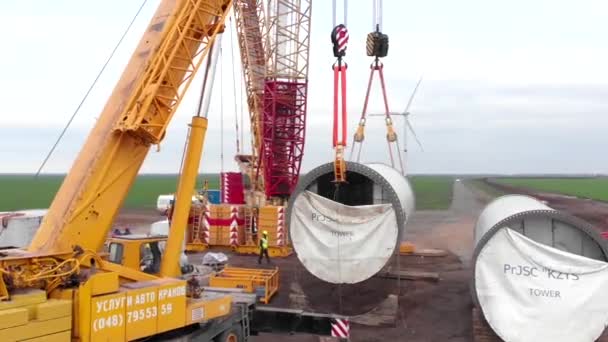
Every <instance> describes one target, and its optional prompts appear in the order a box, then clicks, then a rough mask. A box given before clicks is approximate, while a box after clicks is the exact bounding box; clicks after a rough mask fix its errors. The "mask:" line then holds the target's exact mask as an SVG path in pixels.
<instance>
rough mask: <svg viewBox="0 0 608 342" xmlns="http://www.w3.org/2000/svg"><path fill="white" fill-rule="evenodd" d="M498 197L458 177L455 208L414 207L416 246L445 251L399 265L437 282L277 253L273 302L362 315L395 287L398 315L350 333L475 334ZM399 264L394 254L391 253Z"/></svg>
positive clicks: (595, 214) (142, 224) (563, 203)
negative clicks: (481, 258)
mask: <svg viewBox="0 0 608 342" xmlns="http://www.w3.org/2000/svg"><path fill="white" fill-rule="evenodd" d="M498 187H499V188H500V190H502V191H504V192H507V193H521V194H528V195H532V196H535V197H537V198H539V199H541V200H543V201H546V202H547V204H548V205H549V206H551V207H553V208H555V209H559V210H565V211H567V212H570V213H571V214H573V215H575V216H578V217H581V218H583V219H585V220H587V221H589V222H591V223H592V224H594V225H596V226H597V228H598V230H600V231H606V230H608V221H607V220H606V219H605V218H606V217H608V204H607V203H600V202H595V201H589V200H581V199H576V198H573V197H569V196H562V195H555V194H547V193H536V192H533V191H529V190H525V189H517V188H512V187H507V186H498ZM491 199H492V196H491V195H488V194H486V193H484V192H482V191H481V190H479V189H477V188H474V187H471V186H469V185H467V184H465V183H463V182H458V181H457V182H455V183H454V198H453V203H452V205H451V207H450V209H449V210H446V211H416V212H415V214H414V215H413V216H412V217H411V219H410V221H409V222H408V225H407V227H406V234H405V238H406V239H407V240H408V241H411V242H413V243H414V244H415V245H416V247H417V248H440V249H444V250H446V251H447V252H448V253H449V254H448V256H446V257H438V258H437V257H434V258H433V257H426V258H424V257H413V256H402V257H400V260H399V261H400V266H401V268H402V269H406V270H419V271H426V272H437V273H439V276H440V280H439V281H438V282H429V281H406V280H402V281H401V284H400V286H399V284H398V283H397V281H396V280H394V279H384V278H379V277H373V278H371V279H369V280H367V281H365V282H363V283H360V284H357V285H354V286H342V287H339V286H334V285H331V284H327V283H324V282H322V281H319V280H318V279H317V278H315V277H314V276H312V275H311V274H310V273H309V272H308V271H306V269H305V268H304V267H303V266H302V265H301V264H300V262H299V261H298V259H297V257H296V256H295V255H291V256H290V257H287V258H276V259H273V264H272V265H270V266H266V265H265V264H264V265H263V266H262V267H278V268H279V270H280V283H281V285H280V290H279V293H278V294H277V295H275V297H274V298H273V299H272V301H271V303H270V304H269V305H271V306H277V307H289V308H298V309H304V310H307V311H313V312H323V313H328V312H332V313H341V314H344V315H348V316H351V317H352V316H353V315H358V314H362V313H365V312H368V311H370V310H373V309H375V308H376V307H378V306H381V303H383V302H384V301H385V300H386V299H387V298H388V296H389V295H395V296H396V298H397V301H398V309H397V314H396V316H395V319H394V321H393V322H392V323H384V324H380V325H378V326H368V325H361V324H351V340H352V341H366V342H367V341H368V342H373V341H420V342H422V341H424V342H434V341H437V342H439V341H441V342H464V341H472V340H473V337H472V321H471V310H472V301H471V294H470V290H469V282H470V279H471V269H470V261H471V256H472V251H473V227H474V225H475V221H476V220H477V216H478V214H479V212H480V211H481V210H482V209H483V206H484V205H485V204H486V203H487V202H488V201H490V200H491ZM160 219H163V217H162V216H160V215H159V214H158V213H156V212H155V211H153V210H128V211H124V212H122V213H121V214H120V216H119V218H118V219H117V220H116V224H115V227H120V228H125V227H129V228H130V229H131V230H132V231H133V232H144V231H146V229H147V227H148V226H149V224H150V223H152V222H154V221H157V220H160ZM226 253H227V254H229V256H230V263H231V264H232V265H234V266H244V267H259V266H258V264H257V257H255V256H239V255H232V254H231V253H228V252H226ZM189 258H190V261H191V262H192V263H194V264H197V263H200V259H201V258H202V255H201V254H190V255H189ZM391 265H393V266H394V265H396V260H395V259H393V260H392V261H391ZM251 340H252V341H254V342H260V341H267V342H306V341H319V337H316V336H309V335H292V336H285V335H271V334H263V335H260V336H257V337H253V338H252V339H251Z"/></svg>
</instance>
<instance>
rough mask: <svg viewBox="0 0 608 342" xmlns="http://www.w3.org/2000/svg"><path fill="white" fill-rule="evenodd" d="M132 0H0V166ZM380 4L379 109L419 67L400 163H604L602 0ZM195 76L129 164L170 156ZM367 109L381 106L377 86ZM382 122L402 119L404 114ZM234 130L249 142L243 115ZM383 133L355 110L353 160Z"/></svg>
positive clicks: (88, 70) (376, 146) (364, 73)
mask: <svg viewBox="0 0 608 342" xmlns="http://www.w3.org/2000/svg"><path fill="white" fill-rule="evenodd" d="M158 3H159V0H148V1H147V4H146V6H145V8H144V10H143V11H142V13H141V14H140V17H139V19H138V20H137V22H136V24H135V25H134V26H133V28H132V30H131V31H130V33H129V35H128V37H127V39H126V40H125V42H124V43H123V45H122V46H121V48H120V50H119V52H118V53H117V55H116V56H115V58H114V59H113V60H112V62H111V64H110V65H109V67H108V69H107V70H106V72H105V73H104V74H103V76H102V78H101V80H100V81H99V83H98V84H97V86H96V87H95V89H94V91H93V92H92V93H91V95H90V97H89V99H88V100H87V102H86V103H85V105H84V106H83V108H82V109H81V111H80V114H79V115H78V117H77V119H76V120H75V121H74V123H73V125H72V126H71V128H70V130H69V131H68V133H67V134H66V136H65V138H64V140H63V141H62V143H61V144H60V145H59V148H58V149H57V151H56V153H55V154H54V155H53V157H52V158H51V159H50V161H49V163H48V164H47V166H46V167H45V169H44V171H45V172H66V171H68V170H69V167H70V165H71V163H72V161H73V159H74V158H75V156H76V154H77V153H78V151H79V149H80V147H81V145H82V143H83V141H84V140H85V139H86V136H87V134H88V132H89V130H90V129H91V127H92V126H93V124H94V123H95V120H96V117H97V116H98V115H99V113H100V111H101V109H102V107H103V105H104V104H105V102H106V100H107V98H108V96H109V94H110V92H111V91H112V88H113V86H114V84H115V82H116V81H117V80H118V78H119V77H120V74H121V72H122V70H123V67H124V66H125V64H126V63H127V60H128V58H129V57H130V54H131V52H132V51H133V49H134V47H135V45H136V44H137V42H138V41H139V38H140V37H141V35H142V33H143V31H144V30H145V28H146V26H147V23H148V22H149V20H150V18H151V16H152V14H153V13H154V11H155V9H156V7H157V5H158ZM371 3H372V1H371V0H366V1H363V0H357V1H351V2H350V4H349V13H348V28H349V31H350V38H351V43H350V45H349V48H348V52H347V57H346V60H347V62H348V64H349V69H348V92H349V94H348V95H349V97H348V109H349V117H350V126H349V142H350V139H352V138H351V136H352V133H353V132H354V129H355V125H356V123H357V122H358V120H359V116H360V114H361V107H362V104H363V95H364V92H365V88H366V85H367V84H366V83H367V77H368V73H369V69H368V66H369V64H370V62H371V60H370V58H369V57H367V56H366V55H365V36H366V34H367V33H368V32H369V31H370V30H371V26H372V25H371V20H372V18H371ZM140 5H141V0H104V1H82V0H55V1H46V0H4V1H0V32H2V35H0V43H1V46H2V49H1V50H2V53H1V54H0V94H1V95H0V97H1V98H2V107H1V111H2V112H1V115H0V173H4V172H11V173H12V172H23V173H31V172H35V171H36V170H37V168H38V166H39V164H40V163H41V162H42V160H43V159H44V156H45V155H46V153H47V152H48V150H49V149H50V147H51V145H52V144H53V142H54V140H55V139H56V138H57V136H58V135H59V133H60V131H61V129H62V127H63V126H64V125H65V123H66V122H67V120H68V119H69V117H70V116H71V114H72V112H73V111H74V109H75V108H76V106H77V105H78V103H79V102H80V100H81V99H82V97H83V95H84V93H85V92H86V90H87V88H88V87H89V85H90V84H91V82H92V81H93V79H94V78H95V76H96V74H97V72H98V71H99V69H100V68H101V66H102V65H103V63H104V61H105V59H106V58H107V56H108V55H109V53H110V51H111V50H112V48H113V46H114V44H115V43H116V42H117V41H118V39H119V38H120V36H121V34H122V32H123V30H124V29H125V27H126V26H127V25H128V23H129V22H130V20H131V18H132V17H133V15H134V14H135V12H136V11H137V9H138V8H139V6H140ZM384 10H385V13H384V32H385V33H387V34H388V35H389V37H390V50H389V56H388V57H387V58H385V59H384V63H385V72H386V74H387V75H386V79H387V80H386V81H387V87H388V95H389V105H390V107H391V110H394V111H402V110H403V109H404V107H405V105H406V102H407V98H408V97H409V94H410V93H411V91H412V89H413V88H414V86H415V84H416V81H417V79H418V78H419V77H420V76H421V75H424V80H423V83H422V84H421V87H420V89H419V92H418V95H417V97H416V98H415V100H414V104H413V106H412V108H411V112H412V113H413V114H412V117H411V122H412V124H413V126H414V127H415V129H416V131H417V133H418V136H419V137H420V139H421V140H422V143H423V145H424V151H421V150H420V149H419V148H418V147H417V146H416V145H415V143H414V141H413V140H411V139H408V145H409V148H410V153H409V155H408V165H409V166H408V169H409V170H410V171H411V172H413V173H486V172H487V173H520V172H525V173H528V172H530V173H537V172H538V173H540V172H549V173H554V172H555V173H558V172H608V163H607V162H606V161H605V158H604V153H603V152H604V147H605V146H608V136H607V134H606V127H608V117H607V115H606V114H607V112H608V111H607V110H608V45H607V44H606V37H608V25H606V22H605V14H606V12H607V11H608V3H606V2H605V1H601V0H600V1H583V0H581V1H556V0H553V1H550V0H547V1H541V0H514V1H508V2H507V1H487V0H485V1H484V0H478V1H473V0H461V1H452V0H444V1H403V0H386V1H384ZM331 29H332V20H331V2H330V1H328V0H322V1H321V0H314V2H313V13H312V36H311V42H312V44H311V51H310V80H309V110H308V126H307V132H308V134H307V143H306V155H305V157H304V164H303V170H304V171H306V170H309V169H311V168H313V167H315V166H316V165H318V164H320V163H324V162H328V161H330V160H331V159H332V156H333V151H332V148H331V115H332V107H331V106H332V95H331V92H332V88H331V83H332V72H331V64H332V63H333V61H334V58H333V56H332V54H331V43H330V40H329V33H330V32H331ZM235 38H236V37H235ZM222 42H223V54H222V56H223V58H222V63H221V66H220V65H218V68H220V67H221V69H222V71H223V77H222V78H221V81H222V82H221V83H222V84H223V91H220V90H221V89H220V77H219V76H220V69H218V75H217V76H218V78H217V80H216V87H215V88H214V92H213V94H214V100H213V101H212V106H211V110H210V114H209V118H210V128H209V132H208V135H207V141H206V144H205V150H204V156H203V161H202V165H201V169H200V170H201V172H217V171H220V169H221V168H222V163H221V162H220V151H221V150H222V148H221V146H222V145H223V150H224V163H223V169H224V170H226V171H232V170H235V169H236V166H235V164H234V163H233V162H232V155H234V153H235V151H236V144H235V128H234V121H235V117H236V118H239V117H240V113H241V109H240V107H241V100H240V92H241V86H240V84H241V83H240V82H241V79H242V73H241V70H240V66H239V64H240V62H239V54H238V51H237V50H236V49H235V50H234V54H235V62H234V63H233V60H232V58H231V49H230V46H231V35H230V31H227V32H226V33H225V34H224V37H223V39H222ZM235 64H236V66H235V67H234V68H235V69H234V72H235V73H236V77H237V82H238V84H237V85H236V92H237V100H236V105H237V115H236V116H235V113H234V112H235V110H234V108H235V107H234V104H235V101H234V95H233V91H234V89H235V86H234V83H233V81H232V72H233V65H235ZM198 84H200V83H194V84H193V86H192V87H191V88H190V89H191V90H193V91H191V92H190V95H189V96H188V97H187V98H186V100H185V101H184V102H183V104H182V106H181V107H180V109H179V112H178V114H177V115H176V116H175V117H174V119H173V121H172V123H171V125H170V127H169V132H168V134H167V137H166V138H165V141H164V142H163V143H162V145H161V151H160V152H156V151H155V150H154V149H153V150H151V152H150V154H149V156H148V158H147V160H146V162H145V164H144V167H143V169H142V172H162V173H165V172H168V173H173V172H177V171H178V169H179V165H178V163H179V161H180V156H181V151H182V148H183V144H184V140H185V132H186V125H187V123H188V122H189V118H190V116H192V114H193V113H194V110H195V105H194V102H195V101H196V94H195V93H196V89H197V88H198ZM376 86H377V84H376ZM222 93H223V100H224V106H223V107H224V108H223V113H224V115H223V127H224V130H223V132H224V134H223V144H222V143H221V142H222V139H221V134H220V131H221V129H220V128H221V121H222V116H221V115H220V114H221V112H222V111H221V107H220V100H221V99H222V96H220V95H222ZM243 103H245V102H243ZM371 108H372V109H373V110H374V111H379V110H380V108H381V101H380V92H379V88H378V87H374V89H373V90H372V102H371ZM245 116H247V111H246V108H245ZM245 119H246V118H245ZM239 120H240V119H239ZM395 121H396V123H397V125H398V127H399V130H398V133H399V134H401V128H400V127H401V121H400V119H399V118H397V119H395ZM245 130H246V141H247V142H248V141H249V138H248V135H247V130H248V125H246V127H245ZM384 137H385V128H384V127H383V122H382V120H378V119H375V120H370V121H368V125H367V140H366V142H365V145H364V150H363V158H364V160H367V161H388V153H387V147H386V142H385V140H384V139H385V138H384ZM245 147H246V148H248V147H249V144H246V145H245Z"/></svg>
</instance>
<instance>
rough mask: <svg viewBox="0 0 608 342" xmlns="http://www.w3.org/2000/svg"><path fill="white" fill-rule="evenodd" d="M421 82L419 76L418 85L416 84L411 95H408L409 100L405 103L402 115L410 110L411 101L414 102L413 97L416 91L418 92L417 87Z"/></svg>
mask: <svg viewBox="0 0 608 342" xmlns="http://www.w3.org/2000/svg"><path fill="white" fill-rule="evenodd" d="M421 82H422V76H420V79H419V80H418V83H416V88H414V91H413V92H412V95H410V99H409V100H408V101H407V106H406V107H405V110H404V111H403V114H407V112H408V111H409V110H410V106H411V105H412V101H414V96H415V95H416V91H418V86H420V83H421Z"/></svg>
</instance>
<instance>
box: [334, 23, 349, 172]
mask: <svg viewBox="0 0 608 342" xmlns="http://www.w3.org/2000/svg"><path fill="white" fill-rule="evenodd" d="M331 40H332V44H333V52H334V57H336V58H337V61H336V62H335V63H334V65H333V66H332V68H333V70H334V121H333V140H332V143H333V148H334V150H335V159H334V175H335V181H336V183H341V182H344V181H345V180H346V179H345V178H346V162H345V161H344V148H345V147H346V135H347V134H346V132H347V120H348V119H347V111H346V69H347V68H348V65H347V64H346V63H345V62H344V61H343V60H342V57H344V56H345V55H346V46H347V43H348V30H347V29H346V26H344V25H343V24H339V25H337V26H336V27H334V29H333V31H332V33H331ZM340 107H341V108H340Z"/></svg>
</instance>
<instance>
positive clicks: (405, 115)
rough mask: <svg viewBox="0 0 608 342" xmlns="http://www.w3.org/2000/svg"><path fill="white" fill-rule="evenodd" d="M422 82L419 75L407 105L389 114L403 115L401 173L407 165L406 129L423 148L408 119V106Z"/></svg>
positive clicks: (404, 172) (421, 148)
mask: <svg viewBox="0 0 608 342" xmlns="http://www.w3.org/2000/svg"><path fill="white" fill-rule="evenodd" d="M421 82H422V77H420V79H419V80H418V83H416V87H415V88H414V91H413V92H412V95H410V98H409V100H408V101H407V106H406V107H405V110H404V111H403V112H402V113H398V112H391V113H390V115H391V116H402V117H403V138H402V139H401V141H403V160H404V161H405V165H404V166H403V174H404V175H406V171H405V169H406V167H407V165H408V164H407V131H408V130H409V131H410V132H411V133H412V136H413V137H414V140H416V143H417V144H418V146H420V150H422V151H424V148H423V147H422V143H420V140H418V136H417V135H416V131H414V127H412V124H411V123H410V120H409V116H410V114H411V113H410V106H411V105H412V102H413V101H414V96H416V92H417V91H418V87H419V86H420V83H421ZM369 116H383V117H384V116H386V114H379V113H377V114H376V113H374V114H369Z"/></svg>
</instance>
